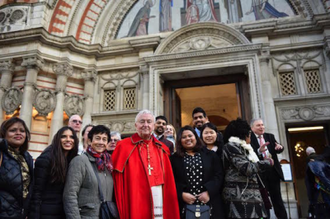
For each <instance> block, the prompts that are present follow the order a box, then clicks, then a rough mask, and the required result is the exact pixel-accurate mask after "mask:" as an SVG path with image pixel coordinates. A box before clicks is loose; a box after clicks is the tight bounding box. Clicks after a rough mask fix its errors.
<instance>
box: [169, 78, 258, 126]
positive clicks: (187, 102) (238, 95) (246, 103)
mask: <svg viewBox="0 0 330 219" xmlns="http://www.w3.org/2000/svg"><path fill="white" fill-rule="evenodd" d="M185 75H190V76H191V75H194V74H187V73H185ZM200 75H201V74H199V75H198V76H199V77H197V74H196V77H192V78H184V79H182V78H181V79H180V78H179V77H178V76H177V75H176V77H177V78H175V80H164V85H163V91H164V114H165V116H166V117H167V118H168V120H169V123H171V124H173V126H174V127H175V128H176V129H179V128H180V127H182V126H184V125H191V126H192V125H193V124H192V115H191V113H192V111H193V109H194V108H195V107H198V106H199V107H202V108H203V109H204V110H205V112H206V114H207V116H208V118H209V120H210V122H212V123H214V124H215V125H216V126H217V127H218V129H219V130H220V131H223V130H224V129H225V128H226V126H227V125H228V123H229V122H230V121H231V120H233V119H236V118H237V117H241V118H243V119H246V120H248V121H249V120H250V119H251V107H250V89H249V83H248V77H247V75H245V74H243V73H239V74H232V75H220V76H210V77H200ZM202 75H203V74H202ZM204 75H205V74H204Z"/></svg>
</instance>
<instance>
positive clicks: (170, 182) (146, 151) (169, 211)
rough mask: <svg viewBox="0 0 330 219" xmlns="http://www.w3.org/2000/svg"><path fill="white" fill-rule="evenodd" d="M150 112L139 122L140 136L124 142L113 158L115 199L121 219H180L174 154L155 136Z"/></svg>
mask: <svg viewBox="0 0 330 219" xmlns="http://www.w3.org/2000/svg"><path fill="white" fill-rule="evenodd" d="M154 125H155V116H154V115H153V114H152V113H151V112H150V111H149V110H142V111H140V112H139V113H138V114H137V116H136V118H135V129H136V132H137V133H135V134H133V135H132V136H131V137H130V138H125V139H123V140H121V141H120V142H119V143H118V145H117V147H116V150H115V151H114V152H113V154H112V160H113V176H114V185H115V197H116V200H117V205H118V211H119V216H120V218H121V219H139V218H145V219H153V218H156V219H157V218H159V219H161V218H164V219H179V218H180V215H179V205H178V199H177V194H176V186H175V181H174V176H173V172H172V167H171V163H170V160H169V155H170V151H169V149H168V147H166V146H165V145H164V144H163V143H161V142H160V141H158V140H157V139H156V138H155V137H154V136H153V134H152V132H153V130H154Z"/></svg>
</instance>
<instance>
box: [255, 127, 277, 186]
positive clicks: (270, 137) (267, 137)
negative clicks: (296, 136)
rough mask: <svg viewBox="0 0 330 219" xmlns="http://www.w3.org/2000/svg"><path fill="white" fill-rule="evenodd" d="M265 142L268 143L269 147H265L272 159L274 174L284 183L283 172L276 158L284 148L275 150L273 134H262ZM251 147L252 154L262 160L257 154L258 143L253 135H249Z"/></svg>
mask: <svg viewBox="0 0 330 219" xmlns="http://www.w3.org/2000/svg"><path fill="white" fill-rule="evenodd" d="M263 136H264V139H265V142H269V145H267V148H268V151H269V153H270V154H271V155H272V159H273V160H274V166H273V168H274V169H275V171H276V173H277V174H278V177H279V178H280V179H281V180H283V181H284V176H283V171H282V168H281V164H280V162H279V160H278V158H277V154H280V153H282V152H283V150H284V147H283V148H282V149H281V150H275V143H276V142H277V141H276V140H275V137H274V135H273V134H270V133H264V134H263ZM251 146H252V147H253V150H254V152H255V153H256V154H257V155H258V157H259V159H260V160H263V157H262V155H261V154H258V149H259V147H260V145H259V142H258V139H257V137H256V136H255V134H253V133H252V134H251Z"/></svg>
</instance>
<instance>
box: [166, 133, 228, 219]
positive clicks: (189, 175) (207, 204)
mask: <svg viewBox="0 0 330 219" xmlns="http://www.w3.org/2000/svg"><path fill="white" fill-rule="evenodd" d="M176 147H177V151H176V152H175V153H174V154H173V155H172V156H171V157H170V159H171V164H172V168H173V174H174V178H175V183H176V188H177V194H178V200H179V205H180V212H181V213H182V214H181V218H185V214H186V213H187V209H189V208H191V205H201V206H203V208H209V209H211V210H210V211H209V213H211V214H210V215H211V218H223V217H224V213H223V208H222V206H221V195H220V188H221V184H222V167H221V162H220V160H219V157H218V156H217V155H216V153H214V152H213V151H210V150H207V149H206V148H205V147H204V145H203V143H202V141H201V140H200V138H199V137H198V136H197V133H196V131H195V130H194V129H193V128H192V127H190V126H184V127H183V128H181V129H180V131H179V132H178V139H177V143H176ZM188 205H190V206H188Z"/></svg>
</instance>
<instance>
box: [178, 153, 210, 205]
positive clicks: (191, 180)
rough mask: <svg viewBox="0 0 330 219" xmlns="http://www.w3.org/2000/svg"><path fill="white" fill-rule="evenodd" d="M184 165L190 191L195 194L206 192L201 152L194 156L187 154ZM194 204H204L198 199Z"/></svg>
mask: <svg viewBox="0 0 330 219" xmlns="http://www.w3.org/2000/svg"><path fill="white" fill-rule="evenodd" d="M183 162H184V167H185V169H186V173H187V178H188V184H189V187H188V188H189V193H190V194H193V195H195V196H196V195H198V194H200V193H201V192H204V191H205V189H204V186H203V185H202V181H203V162H202V157H201V154H200V153H195V155H194V156H191V155H189V154H187V153H186V154H185V156H184V157H183ZM194 205H204V203H201V202H200V201H199V200H198V199H196V201H195V202H194Z"/></svg>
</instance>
